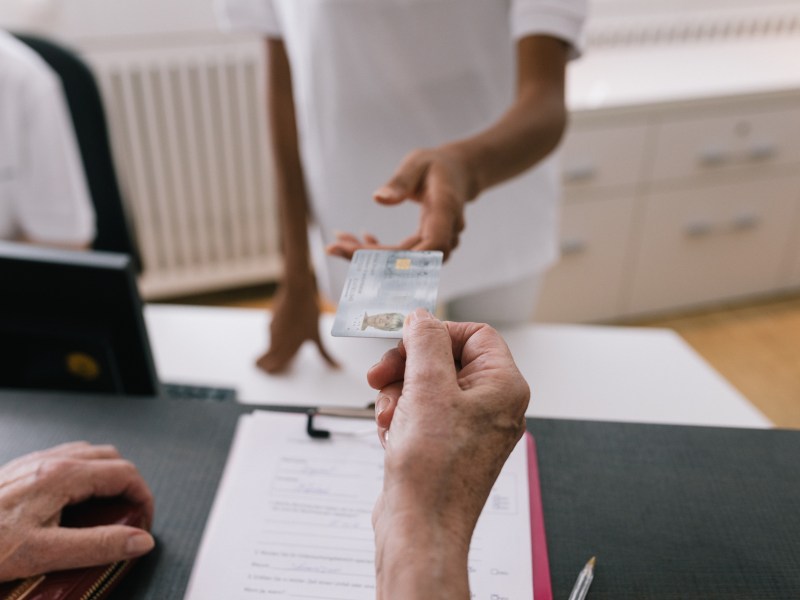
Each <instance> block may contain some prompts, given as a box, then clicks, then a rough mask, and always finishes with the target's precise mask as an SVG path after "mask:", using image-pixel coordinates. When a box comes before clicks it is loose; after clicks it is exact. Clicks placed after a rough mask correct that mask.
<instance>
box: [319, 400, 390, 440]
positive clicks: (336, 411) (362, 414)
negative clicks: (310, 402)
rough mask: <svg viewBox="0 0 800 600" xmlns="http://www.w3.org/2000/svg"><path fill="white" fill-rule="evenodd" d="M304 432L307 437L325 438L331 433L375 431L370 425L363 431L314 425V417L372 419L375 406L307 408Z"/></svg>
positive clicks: (349, 433)
mask: <svg viewBox="0 0 800 600" xmlns="http://www.w3.org/2000/svg"><path fill="white" fill-rule="evenodd" d="M306 414H307V421H306V432H308V435H309V437H312V438H314V439H317V440H326V439H328V438H329V437H331V434H336V435H347V436H353V435H365V434H367V433H375V432H376V431H377V430H376V429H375V428H374V427H372V428H370V429H368V430H365V431H355V432H354V431H331V430H329V429H321V428H317V427H315V426H314V417H317V416H320V417H343V418H346V419H374V418H375V407H374V405H370V406H368V407H367V408H348V407H344V406H341V407H325V406H320V407H318V408H309V409H308V411H307V412H306Z"/></svg>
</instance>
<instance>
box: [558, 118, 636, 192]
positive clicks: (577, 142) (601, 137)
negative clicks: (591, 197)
mask: <svg viewBox="0 0 800 600" xmlns="http://www.w3.org/2000/svg"><path fill="white" fill-rule="evenodd" d="M646 139H647V126H646V125H645V124H644V123H641V124H635V125H620V126H618V127H612V126H611V125H609V126H608V127H607V128H592V127H580V126H576V127H575V128H574V129H571V130H570V131H568V132H567V135H566V137H565V139H564V146H563V159H562V165H563V166H562V178H563V181H564V184H565V185H566V186H567V187H568V188H572V189H580V188H586V187H593V186H607V185H624V184H632V183H636V182H637V181H639V180H640V178H641V176H642V165H643V157H644V154H645V152H644V148H645V143H646Z"/></svg>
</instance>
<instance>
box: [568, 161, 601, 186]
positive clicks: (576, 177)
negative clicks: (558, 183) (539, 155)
mask: <svg viewBox="0 0 800 600" xmlns="http://www.w3.org/2000/svg"><path fill="white" fill-rule="evenodd" d="M596 175H597V168H596V167H595V166H594V165H591V164H586V165H576V166H574V167H568V168H567V169H566V170H565V171H564V181H567V182H569V183H579V182H581V181H589V180H590V179H594V177H595V176H596Z"/></svg>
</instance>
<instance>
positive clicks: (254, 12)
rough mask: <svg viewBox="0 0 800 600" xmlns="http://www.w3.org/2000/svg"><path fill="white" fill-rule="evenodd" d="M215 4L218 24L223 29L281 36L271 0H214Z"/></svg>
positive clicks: (265, 35)
mask: <svg viewBox="0 0 800 600" xmlns="http://www.w3.org/2000/svg"><path fill="white" fill-rule="evenodd" d="M215 6H216V12H217V18H218V20H219V23H220V26H221V27H222V28H223V29H225V30H228V31H250V32H254V33H260V34H262V35H263V36H264V37H276V38H279V37H282V36H281V27H280V22H279V21H278V15H277V14H276V13H275V7H274V6H273V0H215Z"/></svg>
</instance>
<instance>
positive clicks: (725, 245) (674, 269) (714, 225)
mask: <svg viewBox="0 0 800 600" xmlns="http://www.w3.org/2000/svg"><path fill="white" fill-rule="evenodd" d="M798 190H800V178H796V177H789V178H779V179H773V180H765V181H756V182H748V183H746V184H739V185H721V186H713V187H704V188H696V189H693V190H683V191H680V192H678V191H676V192H665V193H661V194H654V195H652V196H651V197H650V198H649V199H648V200H647V202H646V210H645V218H644V223H643V225H642V230H641V247H640V249H639V257H638V261H637V264H636V268H635V273H634V277H633V288H632V294H631V305H630V307H629V309H630V312H634V313H639V312H650V311H657V310H662V309H665V308H672V307H679V306H687V305H691V304H698V303H703V302H708V301H712V300H718V299H722V298H726V297H735V296H743V295H748V294H755V293H760V292H766V291H769V290H773V289H776V288H777V287H778V286H779V285H780V283H781V282H780V273H781V261H782V259H783V258H785V252H786V248H787V246H788V243H789V239H790V236H791V232H792V230H793V218H794V216H795V209H796V208H797V204H798Z"/></svg>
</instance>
